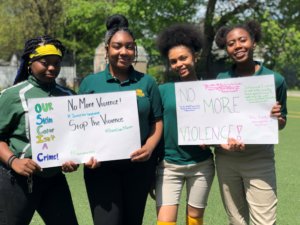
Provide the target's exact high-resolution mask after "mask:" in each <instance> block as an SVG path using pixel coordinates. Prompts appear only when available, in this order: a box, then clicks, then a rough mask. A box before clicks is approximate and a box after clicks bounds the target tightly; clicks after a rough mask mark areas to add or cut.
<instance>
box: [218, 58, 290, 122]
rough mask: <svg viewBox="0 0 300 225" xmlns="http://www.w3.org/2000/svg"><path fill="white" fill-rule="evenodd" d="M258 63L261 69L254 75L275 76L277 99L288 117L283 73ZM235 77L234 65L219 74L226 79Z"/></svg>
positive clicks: (219, 76)
mask: <svg viewBox="0 0 300 225" xmlns="http://www.w3.org/2000/svg"><path fill="white" fill-rule="evenodd" d="M256 63H257V64H259V65H260V69H259V70H258V71H257V72H256V73H255V74H253V76H261V75H271V76H274V79H275V88H276V100H277V101H278V102H279V104H280V105H281V115H282V117H284V118H285V119H286V116H287V107H286V101H287V87H286V83H285V80H284V77H283V76H282V75H280V74H279V73H276V72H274V71H272V70H270V69H268V68H266V67H264V66H263V64H262V63H261V62H256ZM234 77H237V75H236V74H235V73H234V67H232V68H231V69H230V70H228V71H226V72H223V73H220V74H219V75H218V76H217V79H226V78H234ZM270 110H271V109H270Z"/></svg>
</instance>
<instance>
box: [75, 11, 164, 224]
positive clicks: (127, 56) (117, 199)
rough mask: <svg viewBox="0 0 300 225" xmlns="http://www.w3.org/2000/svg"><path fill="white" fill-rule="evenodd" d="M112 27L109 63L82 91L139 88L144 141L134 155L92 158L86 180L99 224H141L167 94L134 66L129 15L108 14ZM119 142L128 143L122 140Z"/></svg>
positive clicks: (85, 82)
mask: <svg viewBox="0 0 300 225" xmlns="http://www.w3.org/2000/svg"><path fill="white" fill-rule="evenodd" d="M106 27H107V32H106V35H105V49H106V59H107V60H108V65H107V67H106V69H105V70H104V71H101V72H99V73H96V74H92V75H89V76H87V77H86V78H85V79H84V80H83V81H82V83H81V85H80V90H79V93H81V94H87V93H108V92H119V91H129V90H134V91H135V92H136V97H137V105H138V114H139V124H140V136H141V146H142V147H141V148H140V149H138V150H137V149H132V154H131V158H130V159H125V160H114V161H105V162H101V164H100V165H99V164H98V165H97V164H96V160H95V159H94V160H91V161H90V162H88V163H86V167H85V170H84V178H85V184H86V189H87V194H88V198H89V203H90V208H91V212H92V216H93V221H94V224H97V225H107V224H109V225H121V224H122V225H141V224H142V222H143V214H144V209H145V204H146V200H147V195H148V191H149V189H150V185H151V182H152V177H153V176H154V173H155V165H156V161H155V160H154V158H153V157H152V156H153V154H152V153H153V151H154V149H155V147H156V145H157V144H158V142H159V140H160V137H161V134H162V119H161V117H162V112H161V99H160V95H159V90H158V87H157V84H156V82H155V80H154V79H153V78H152V77H151V76H149V75H147V74H143V73H140V72H138V71H136V70H135V69H134V68H133V66H132V64H133V63H134V62H135V60H136V59H137V46H136V43H135V38H134V36H133V33H132V32H131V31H130V29H129V28H128V21H127V19H126V18H125V17H124V16H123V15H118V14H117V15H113V16H111V17H109V18H108V19H107V22H106ZM127 107H130V105H128V106H127ZM101 138H105V137H101V136H100V137H99V141H101ZM128 141H130V140H128ZM115 142H116V143H119V145H120V148H122V143H121V142H120V141H119V140H115ZM112 154H114V152H112ZM98 160H99V161H101V159H98ZM95 167H97V168H95Z"/></svg>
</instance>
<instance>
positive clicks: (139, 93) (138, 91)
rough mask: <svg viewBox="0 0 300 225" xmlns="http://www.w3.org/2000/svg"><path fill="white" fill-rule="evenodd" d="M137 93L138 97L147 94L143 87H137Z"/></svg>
mask: <svg viewBox="0 0 300 225" xmlns="http://www.w3.org/2000/svg"><path fill="white" fill-rule="evenodd" d="M136 95H137V96H138V97H144V96H145V94H144V92H143V90H142V89H136Z"/></svg>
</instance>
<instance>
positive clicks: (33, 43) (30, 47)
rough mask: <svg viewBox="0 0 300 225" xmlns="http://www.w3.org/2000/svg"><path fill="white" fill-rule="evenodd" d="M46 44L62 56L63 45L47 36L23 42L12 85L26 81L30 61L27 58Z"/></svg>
mask: <svg viewBox="0 0 300 225" xmlns="http://www.w3.org/2000/svg"><path fill="white" fill-rule="evenodd" d="M46 44H52V45H54V46H55V47H56V48H58V49H59V50H60V51H61V53H62V56H63V55H64V52H65V47H64V46H63V44H62V43H61V42H60V41H59V40H57V39H54V38H52V37H50V36H48V35H44V36H39V37H36V38H32V39H29V40H27V41H26V42H25V47H24V52H23V55H22V57H21V63H20V66H19V69H18V72H17V75H16V78H15V81H14V84H17V83H20V82H22V81H24V80H27V78H28V76H29V71H28V65H29V62H30V60H32V59H30V58H29V55H30V54H31V53H33V52H34V51H35V49H36V48H37V47H39V46H42V45H46ZM37 59H38V58H35V59H34V60H37Z"/></svg>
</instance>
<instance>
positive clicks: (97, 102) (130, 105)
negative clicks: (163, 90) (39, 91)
mask: <svg viewBox="0 0 300 225" xmlns="http://www.w3.org/2000/svg"><path fill="white" fill-rule="evenodd" d="M28 109H29V121H30V137H31V138H30V139H31V146H32V159H33V160H34V161H36V162H37V163H38V164H39V165H40V166H41V167H43V168H47V167H54V166H60V165H62V164H63V163H65V162H66V161H69V160H72V161H74V162H76V163H84V162H87V161H89V160H90V158H91V157H92V156H93V157H95V158H96V159H97V160H98V161H108V160H117V159H126V158H129V156H130V153H132V152H133V151H135V150H137V149H139V148H140V147H141V141H140V128H139V116H138V110H137V99H136V92H135V91H124V92H113V93H104V94H89V95H74V96H65V97H51V98H35V99H29V100H28Z"/></svg>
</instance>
